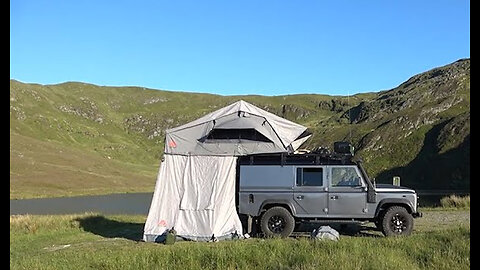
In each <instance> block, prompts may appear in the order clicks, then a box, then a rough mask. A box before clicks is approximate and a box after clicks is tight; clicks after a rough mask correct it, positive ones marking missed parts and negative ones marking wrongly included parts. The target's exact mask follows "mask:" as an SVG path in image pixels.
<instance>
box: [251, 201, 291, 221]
mask: <svg viewBox="0 0 480 270" xmlns="http://www.w3.org/2000/svg"><path fill="white" fill-rule="evenodd" d="M275 206H280V207H283V208H285V209H287V211H288V212H290V214H291V215H292V216H293V217H295V214H296V211H295V208H294V207H293V205H292V203H291V202H289V201H286V200H285V201H284V200H266V201H264V202H263V203H262V204H261V206H260V208H259V209H258V214H257V216H261V215H262V214H263V213H264V212H266V211H267V210H268V209H270V208H272V207H275Z"/></svg>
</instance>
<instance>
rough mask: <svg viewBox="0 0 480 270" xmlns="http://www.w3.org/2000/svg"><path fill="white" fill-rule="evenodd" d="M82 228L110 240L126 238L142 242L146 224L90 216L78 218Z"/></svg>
mask: <svg viewBox="0 0 480 270" xmlns="http://www.w3.org/2000/svg"><path fill="white" fill-rule="evenodd" d="M75 221H77V222H79V224H80V228H82V229H83V230H85V231H87V232H91V233H93V234H96V235H100V236H102V237H108V238H125V239H128V240H132V241H141V240H142V237H143V226H144V223H132V222H122V221H116V220H111V219H108V218H105V217H104V216H100V215H98V216H88V217H83V218H77V219H75Z"/></svg>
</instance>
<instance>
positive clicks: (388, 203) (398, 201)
mask: <svg viewBox="0 0 480 270" xmlns="http://www.w3.org/2000/svg"><path fill="white" fill-rule="evenodd" d="M392 206H402V207H405V209H407V212H408V213H409V214H412V213H413V209H414V207H413V206H412V203H411V202H410V201H409V200H407V199H402V198H386V199H383V200H381V201H380V202H379V203H378V205H377V209H376V210H375V218H377V217H378V216H379V214H381V213H382V212H384V211H385V210H386V209H388V208H390V207H392Z"/></svg>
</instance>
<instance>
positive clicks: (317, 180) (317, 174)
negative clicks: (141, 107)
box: [297, 168, 323, 186]
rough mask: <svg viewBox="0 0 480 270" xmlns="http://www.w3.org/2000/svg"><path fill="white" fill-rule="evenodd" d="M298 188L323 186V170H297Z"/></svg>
mask: <svg viewBox="0 0 480 270" xmlns="http://www.w3.org/2000/svg"><path fill="white" fill-rule="evenodd" d="M297 186H323V169H322V168H297Z"/></svg>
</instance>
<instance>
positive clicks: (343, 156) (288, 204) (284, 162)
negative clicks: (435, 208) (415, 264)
mask: <svg viewBox="0 0 480 270" xmlns="http://www.w3.org/2000/svg"><path fill="white" fill-rule="evenodd" d="M238 170H239V173H238V175H239V187H238V191H239V193H238V211H239V214H241V215H243V216H244V217H247V218H248V219H249V220H250V221H252V220H254V221H255V220H256V221H258V227H259V229H260V230H261V232H263V234H264V235H265V236H281V237H287V236H289V235H290V234H291V233H292V232H293V230H294V228H295V226H296V225H298V224H301V223H306V222H322V223H349V222H362V221H371V222H374V223H375V225H376V226H377V228H378V229H380V230H381V231H382V232H383V234H384V235H386V236H392V235H409V234H410V233H411V232H412V229H413V218H416V217H421V216H422V214H421V213H420V212H418V209H417V207H418V203H417V194H416V192H415V190H412V189H409V188H405V187H400V186H396V185H387V184H378V185H374V184H372V182H371V181H370V179H369V177H368V176H367V174H366V172H365V170H364V169H363V167H362V163H361V162H360V161H358V160H355V159H354V158H353V147H351V145H350V144H348V143H344V142H338V143H335V144H334V152H333V153H329V152H325V151H321V152H311V153H307V154H290V155H288V154H277V155H251V156H245V157H241V158H240V160H239V165H238ZM249 224H252V222H250V223H249Z"/></svg>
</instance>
